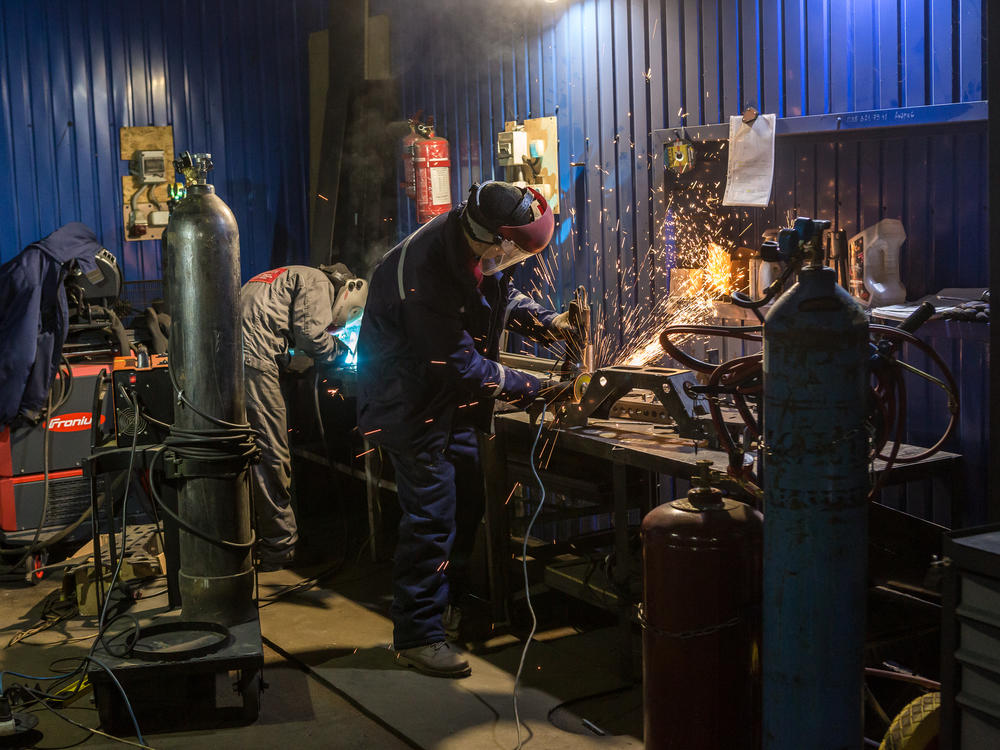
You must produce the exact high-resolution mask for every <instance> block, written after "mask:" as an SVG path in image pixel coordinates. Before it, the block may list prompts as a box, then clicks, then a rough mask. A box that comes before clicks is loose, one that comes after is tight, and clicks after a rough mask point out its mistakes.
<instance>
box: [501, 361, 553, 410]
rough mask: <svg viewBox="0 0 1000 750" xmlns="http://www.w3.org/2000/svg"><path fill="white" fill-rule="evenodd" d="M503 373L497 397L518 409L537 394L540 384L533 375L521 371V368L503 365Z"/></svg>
mask: <svg viewBox="0 0 1000 750" xmlns="http://www.w3.org/2000/svg"><path fill="white" fill-rule="evenodd" d="M501 367H503V365H501ZM503 374H504V381H503V388H502V389H501V391H500V393H499V394H498V395H497V398H500V399H503V400H504V401H507V402H509V403H510V404H511V405H513V406H516V407H517V408H519V409H523V408H525V407H526V406H528V404H530V403H531V402H532V401H534V400H535V397H536V396H538V392H539V391H540V390H541V387H542V385H541V383H540V382H539V380H538V378H536V377H535V376H534V375H531V374H530V373H527V372H522V371H521V370H515V369H514V368H512V367H503Z"/></svg>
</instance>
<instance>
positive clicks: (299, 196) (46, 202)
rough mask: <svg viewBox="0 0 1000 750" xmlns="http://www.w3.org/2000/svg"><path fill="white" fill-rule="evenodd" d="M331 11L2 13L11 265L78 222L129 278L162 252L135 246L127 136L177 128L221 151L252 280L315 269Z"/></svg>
mask: <svg viewBox="0 0 1000 750" xmlns="http://www.w3.org/2000/svg"><path fill="white" fill-rule="evenodd" d="M328 7H329V3H328V2H326V0H292V1H291V2H286V3H281V4H277V3H273V2H270V1H269V0H211V2H208V1H206V0H183V1H182V2H175V3H167V2H165V0H153V2H151V3H146V4H144V5H143V7H142V13H141V14H139V13H136V12H135V8H134V6H133V5H130V4H128V3H126V2H124V0H103V2H92V3H60V4H59V12H53V11H52V7H51V5H50V4H48V5H47V4H43V3H37V2H32V1H31V0H5V2H3V3H0V58H2V64H0V110H2V111H0V136H2V138H3V144H2V146H0V182H2V183H3V185H4V187H3V188H2V189H0V191H2V192H0V261H3V260H6V259H8V258H10V257H12V256H13V255H15V254H17V252H19V251H20V249H21V248H22V247H24V246H25V245H26V244H28V243H29V242H31V241H33V240H35V239H37V238H39V237H41V236H44V235H46V234H48V233H49V232H51V231H52V230H54V229H56V228H57V227H59V226H60V225H62V224H65V223H66V222H69V221H83V222H84V223H86V224H88V225H89V226H91V227H92V228H93V229H94V230H95V232H96V233H97V235H98V236H99V237H100V239H101V240H102V242H103V243H104V244H105V245H106V246H107V247H108V249H110V250H111V251H112V252H113V253H115V255H116V256H117V257H118V260H119V262H120V263H121V266H122V269H123V271H124V274H125V277H126V279H127V280H129V281H133V280H139V279H148V278H159V276H160V268H159V266H160V259H159V245H160V243H159V242H158V241H155V242H154V241H143V242H125V240H124V237H123V233H124V231H123V227H122V214H123V207H122V198H121V176H122V175H124V174H126V173H127V163H126V162H125V161H123V160H122V159H120V158H119V128H122V127H131V126H139V125H158V126H162V125H171V126H173V129H174V145H175V148H176V149H177V150H178V151H181V150H184V149H188V150H191V151H210V152H212V153H213V155H214V160H215V164H216V170H215V172H214V174H213V175H212V181H213V182H214V183H215V185H216V189H217V190H218V192H219V195H220V196H221V197H222V198H223V199H224V200H226V202H227V203H229V205H230V206H231V207H232V209H233V212H234V214H235V215H236V219H237V222H238V224H239V227H240V239H241V246H242V261H243V275H244V278H247V277H248V276H249V275H252V274H253V273H256V272H257V271H260V270H263V269H265V268H267V267H269V266H270V265H271V264H272V263H284V262H289V261H292V260H296V261H304V260H305V259H306V258H307V257H308V226H307V224H306V220H307V215H308V210H307V207H308V203H307V196H306V191H307V177H306V174H307V171H308V131H307V128H308V117H307V112H308V101H307V96H308V58H307V51H306V42H307V37H308V34H309V33H310V32H312V31H318V30H320V29H322V28H324V27H325V26H326V19H327V14H328Z"/></svg>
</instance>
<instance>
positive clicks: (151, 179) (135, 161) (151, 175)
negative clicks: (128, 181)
mask: <svg viewBox="0 0 1000 750" xmlns="http://www.w3.org/2000/svg"><path fill="white" fill-rule="evenodd" d="M129 171H130V172H131V173H132V176H133V177H135V178H136V179H138V181H139V182H141V183H142V184H143V185H155V184H157V183H160V182H166V181H167V162H166V158H165V157H164V155H163V152H162V151H136V152H135V155H134V156H133V157H132V160H131V162H130V163H129Z"/></svg>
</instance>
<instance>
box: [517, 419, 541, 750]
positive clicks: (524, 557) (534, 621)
mask: <svg viewBox="0 0 1000 750" xmlns="http://www.w3.org/2000/svg"><path fill="white" fill-rule="evenodd" d="M545 407H546V405H545V404H544V403H543V404H542V412H541V414H539V415H538V432H536V433H535V439H534V441H533V442H532V443H531V454H530V455H529V457H528V463H529V465H530V466H531V473H532V474H534V475H535V481H536V482H538V489H539V492H540V496H539V498H538V507H537V508H535V512H534V513H533V514H532V516H531V520H530V521H529V522H528V528H527V529H525V531H524V544H523V546H522V549H521V564H522V566H523V567H524V598H525V600H526V601H527V602H528V612H530V613H531V632H530V633H528V640H526V641H525V642H524V649H523V650H522V651H521V661H520V663H518V665H517V675H516V676H515V677H514V696H513V697H514V723H515V724H516V725H517V749H518V750H521V747H522V741H521V715H520V714H519V713H518V710H517V689H518V686H519V685H520V683H521V672H522V671H523V670H524V660H525V658H526V657H527V656H528V647H529V646H531V639H532V638H534V637H535V629H536V628H537V627H538V618H537V617H535V608H534V607H533V606H532V605H531V586H530V584H529V583H528V538H529V537H530V536H531V527H532V526H534V525H535V519H536V518H538V514H539V513H540V512H541V510H542V506H543V505H544V504H545V485H544V484H542V478H541V477H540V476H538V467H537V465H536V460H535V449H536V448H537V447H538V439H539V438H540V437H541V436H542V428H544V427H545ZM539 460H540V459H539ZM525 728H526V729H527V725H525Z"/></svg>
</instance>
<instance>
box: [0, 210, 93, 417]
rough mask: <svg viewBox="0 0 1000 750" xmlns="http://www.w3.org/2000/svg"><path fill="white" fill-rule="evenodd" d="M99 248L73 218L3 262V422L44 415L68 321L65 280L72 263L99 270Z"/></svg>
mask: <svg viewBox="0 0 1000 750" xmlns="http://www.w3.org/2000/svg"><path fill="white" fill-rule="evenodd" d="M100 249H101V243H100V242H98V241H97V236H96V235H95V234H94V232H93V230H91V229H90V227H88V226H86V225H84V224H81V223H79V222H76V221H74V222H71V223H69V224H67V225H66V226H64V227H60V228H59V229H57V230H56V231H54V232H53V233H52V234H50V235H49V236H48V237H45V238H44V239H41V240H38V241H37V242H32V243H31V244H30V245H28V246H27V247H26V248H24V250H22V251H21V252H20V253H18V255H16V256H15V257H13V258H11V259H10V260H9V261H7V262H6V263H4V264H3V265H2V266H0V332H2V335H0V426H3V425H8V424H10V423H11V422H13V421H14V419H16V418H17V417H18V416H21V417H23V418H25V419H28V420H32V421H34V420H37V419H38V417H39V416H40V414H41V411H42V408H43V407H44V405H45V400H46V398H47V396H48V393H49V388H50V386H51V385H52V380H53V378H54V377H55V375H56V371H57V370H58V369H59V361H60V359H61V358H62V348H63V344H64V343H65V342H66V333H67V330H68V325H69V310H68V308H67V304H66V289H65V287H64V286H63V282H64V281H65V279H66V275H67V274H68V273H69V271H70V270H71V268H72V267H73V264H74V263H77V264H79V266H80V269H81V270H82V271H83V272H85V273H86V272H88V271H92V270H94V269H96V268H97V263H96V262H95V261H94V256H95V255H97V252H98V251H99V250H100Z"/></svg>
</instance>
